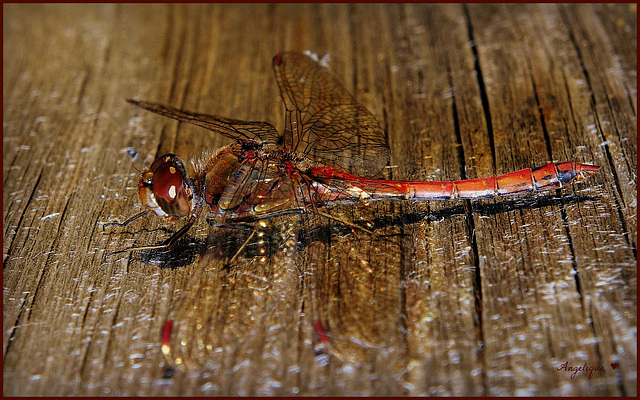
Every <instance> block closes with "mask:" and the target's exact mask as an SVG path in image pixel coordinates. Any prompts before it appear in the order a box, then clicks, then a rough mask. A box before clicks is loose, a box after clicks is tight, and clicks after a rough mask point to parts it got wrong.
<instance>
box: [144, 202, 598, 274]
mask: <svg viewBox="0 0 640 400" xmlns="http://www.w3.org/2000/svg"><path fill="white" fill-rule="evenodd" d="M594 200H597V197H594V196H578V195H568V196H563V197H557V196H554V195H547V196H544V195H539V196H536V197H530V198H518V199H513V200H503V201H500V202H494V203H482V202H479V201H471V202H470V203H471V207H470V208H469V207H466V206H465V204H456V205H453V206H450V207H446V208H442V209H439V210H432V211H414V212H409V213H403V214H400V215H382V216H378V217H376V218H374V219H373V220H371V221H370V222H371V224H369V225H367V226H365V224H364V223H362V222H353V225H359V226H361V227H362V228H366V229H370V230H373V231H374V232H375V231H376V230H380V229H383V228H388V227H400V226H404V225H411V224H415V223H418V222H420V221H425V220H426V221H429V222H432V221H439V220H442V219H445V218H452V217H457V216H465V215H466V216H468V217H471V216H472V214H474V213H477V214H480V215H484V216H489V215H497V214H502V213H505V212H509V211H514V210H533V209H540V208H544V207H549V206H563V205H564V206H566V205H569V204H578V203H582V202H585V201H594ZM258 231H259V232H260V234H259V235H255V237H254V238H250V236H251V235H252V230H251V229H247V227H246V226H242V227H237V228H235V227H230V226H225V227H217V228H215V227H214V228H213V229H211V232H210V233H209V235H208V236H207V238H206V240H203V239H200V238H197V237H192V236H185V237H183V238H181V239H180V240H178V241H177V242H176V243H174V244H173V245H172V246H171V247H169V248H166V249H155V250H142V251H139V252H137V253H136V256H134V257H135V258H136V259H139V260H140V261H142V262H143V263H146V264H155V265H158V266H160V267H161V268H169V269H175V268H180V267H185V266H188V265H190V264H192V263H193V262H195V260H196V258H197V257H198V256H202V255H204V254H207V255H210V256H213V258H215V259H220V260H226V261H228V260H230V259H232V258H233V257H234V256H235V255H236V254H237V253H238V252H240V256H241V257H243V258H253V257H271V256H272V255H273V254H275V252H277V251H278V250H279V249H280V248H281V245H282V241H283V238H282V235H281V232H280V231H279V230H278V229H273V227H270V226H268V225H267V227H265V228H258ZM353 231H354V227H353V226H348V225H343V224H340V223H335V222H332V223H329V224H316V225H315V226H312V227H304V228H300V229H298V230H297V231H295V237H296V250H297V251H302V250H304V249H305V248H306V247H307V246H309V245H310V244H311V243H313V242H316V241H320V242H323V243H330V241H331V238H332V237H334V236H340V235H347V234H349V233H351V232H353ZM167 232H170V231H169V230H167ZM398 235H399V236H402V235H406V234H395V235H381V237H382V238H385V237H390V236H398Z"/></svg>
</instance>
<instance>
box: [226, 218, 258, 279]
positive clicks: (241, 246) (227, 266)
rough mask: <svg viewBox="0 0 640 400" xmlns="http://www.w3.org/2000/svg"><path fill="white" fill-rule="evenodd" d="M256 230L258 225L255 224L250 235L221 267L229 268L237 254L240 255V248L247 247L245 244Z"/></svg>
mask: <svg viewBox="0 0 640 400" xmlns="http://www.w3.org/2000/svg"><path fill="white" fill-rule="evenodd" d="M257 230H258V226H257V225H256V226H255V227H254V228H253V231H252V232H251V235H249V237H248V238H247V240H245V241H244V243H242V245H240V247H239V248H238V250H237V251H236V253H235V254H234V255H233V257H231V259H230V260H229V261H227V262H226V263H225V264H224V266H223V269H229V267H230V266H231V264H232V263H233V262H234V261H235V260H236V258H238V255H240V252H241V251H242V250H244V248H245V247H247V244H248V243H249V241H250V240H251V239H252V238H253V236H254V235H255V234H256V231H257Z"/></svg>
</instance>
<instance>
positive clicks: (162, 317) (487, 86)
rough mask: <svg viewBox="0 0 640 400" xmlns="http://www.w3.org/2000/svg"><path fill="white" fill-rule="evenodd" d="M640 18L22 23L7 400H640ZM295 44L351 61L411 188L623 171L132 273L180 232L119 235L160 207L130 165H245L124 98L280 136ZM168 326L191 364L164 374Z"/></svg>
mask: <svg viewBox="0 0 640 400" xmlns="http://www.w3.org/2000/svg"><path fill="white" fill-rule="evenodd" d="M628 7H629V6H628V5H615V6H609V5H576V6H573V5H572V6H569V5H470V6H463V5H457V4H448V5H435V6H434V5H414V4H412V5H324V4H305V5H288V4H286V5H285V4H278V5H257V6H256V5H242V4H241V5H200V4H198V5H152V6H148V5H144V6H141V5H18V4H7V5H4V20H3V33H4V48H5V68H4V85H3V100H4V109H3V111H4V119H3V124H4V136H3V139H4V151H3V180H4V191H3V201H4V208H3V209H4V211H3V227H4V241H3V255H4V257H3V259H4V269H3V271H4V273H3V284H4V301H3V311H4V314H3V315H4V318H3V328H4V335H3V356H4V368H3V377H4V386H3V393H4V394H5V395H87V396H91V395H104V394H119V395H203V394H213V395H229V394H236V395H237V394H240V395H273V394H275V395H290V394H306V395H341V394H351V395H354V394H361V395H371V394H375V395H385V394H386V395H398V394H404V395H406V394H410V395H425V394H430V395H526V394H532V395H635V394H636V382H637V377H636V370H637V356H636V353H637V347H636V342H637V333H636V331H637V329H636V326H637V325H636V324H637V319H636V312H637V300H636V289H635V288H636V258H637V256H636V247H637V242H636V240H637V239H636V237H637V228H636V225H637V222H636V221H637V217H636V207H637V205H636V182H635V175H636V173H635V171H636V168H637V165H636V154H637V147H636V146H637V139H636V124H635V120H636V109H635V108H636V105H637V92H636V90H635V88H636V87H637V77H636V73H635V70H636V68H637V66H636V65H637V64H636V58H637V57H636V50H635V49H636V43H637V38H636V34H635V32H636V25H637V21H636V14H635V11H633V10H631V11H633V12H630V10H629V8H628ZM284 49H292V50H305V49H312V50H313V51H315V52H317V53H319V54H329V55H330V56H331V60H330V67H331V70H332V71H333V72H334V73H335V74H336V76H338V78H339V79H340V80H341V81H342V82H343V83H344V84H345V87H347V88H348V89H349V91H351V92H352V93H354V95H355V97H356V98H357V99H358V100H359V101H360V102H362V103H363V104H364V105H365V106H366V107H367V108H368V109H370V110H371V111H372V113H373V114H374V115H375V116H376V117H377V118H378V119H379V121H380V123H381V125H382V127H383V129H384V130H385V132H386V134H387V135H388V139H389V144H390V146H391V149H392V158H391V162H390V166H389V168H387V169H386V171H384V174H383V175H384V176H385V177H387V178H392V179H416V180H437V179H461V178H475V177H480V176H488V175H493V174H501V173H506V172H510V171H512V170H517V169H521V168H527V167H533V166H537V165H539V164H543V163H546V162H549V161H563V160H576V161H578V162H593V163H595V164H598V165H600V166H602V171H601V172H599V173H598V174H597V175H596V176H595V177H594V178H592V180H591V181H590V182H588V183H585V184H580V185H575V186H572V187H569V188H565V189H563V190H561V191H559V192H557V193H550V194H546V195H538V196H535V197H530V198H525V199H520V200H508V199H506V200H504V199H503V200H481V201H456V202H440V203H438V202H432V203H425V202H421V203H406V202H397V203H380V204H371V205H369V206H368V207H353V206H343V207H336V208H333V209H331V210H330V212H331V213H332V214H333V215H335V216H336V217H337V218H343V219H346V220H350V221H354V222H356V223H367V222H369V223H371V224H372V226H373V227H374V229H375V232H376V233H377V234H378V235H377V236H372V235H369V234H367V233H365V232H361V231H359V230H358V229H352V228H351V227H350V226H348V225H346V226H345V225H343V224H340V223H337V222H336V221H334V220H327V219H326V218H320V217H317V216H315V217H314V216H287V217H282V218H278V219H274V220H270V221H266V224H265V227H260V229H259V230H258V231H257V234H256V235H255V237H253V238H252V240H250V241H249V243H248V246H247V248H246V249H245V250H244V251H243V252H241V254H240V256H239V257H238V258H237V259H236V260H235V261H234V263H233V264H232V265H231V266H230V268H227V269H225V268H223V267H224V265H225V263H226V262H227V261H228V260H229V258H231V257H232V256H233V255H234V253H235V252H236V251H237V249H238V248H239V247H240V246H241V244H242V243H243V242H244V241H245V240H246V239H247V238H248V237H249V234H250V233H251V232H250V231H244V230H241V229H224V228H218V229H213V230H211V232H210V231H209V226H208V224H207V222H206V221H205V220H204V218H203V220H202V221H200V222H199V223H198V225H197V226H196V227H195V228H194V229H192V231H190V232H189V236H188V238H186V239H185V240H182V241H180V243H178V245H177V246H176V247H175V248H174V249H171V250H169V251H164V252H141V253H137V254H118V255H107V253H108V252H110V251H114V250H119V249H122V248H125V247H130V246H133V245H141V244H151V243H156V242H159V241H160V240H162V239H163V238H166V237H168V235H169V234H170V233H171V232H173V231H174V230H175V229H178V227H179V226H180V223H174V224H168V225H166V224H163V223H162V221H157V220H153V219H151V218H149V219H147V220H144V221H136V222H134V223H133V224H132V225H131V226H129V227H127V228H107V230H106V231H105V232H103V231H102V224H103V223H104V222H107V221H112V220H115V219H118V220H124V219H126V218H127V217H129V216H130V215H132V214H133V213H135V212H136V211H138V210H141V205H139V204H138V200H137V196H136V188H135V186H136V184H137V180H138V173H137V171H135V169H134V168H132V167H131V163H130V157H129V155H128V154H127V152H126V151H125V150H124V149H125V148H127V147H131V148H134V149H135V150H137V151H138V153H139V155H140V159H139V160H137V161H136V162H135V165H137V166H138V168H141V167H142V166H143V165H147V164H148V163H149V162H151V161H152V160H153V159H154V158H155V157H156V156H157V155H160V154H163V153H167V152H173V153H176V154H179V155H180V156H181V157H183V158H184V159H188V158H190V157H194V156H197V155H198V154H199V153H200V152H201V151H202V150H203V149H204V148H207V147H214V148H215V147H219V146H221V145H223V144H225V143H228V140H226V139H224V138H223V137H221V135H215V134H213V133H210V132H207V131H204V130H202V129H200V128H197V127H193V126H187V125H186V124H178V123H177V122H175V121H172V120H168V119H166V118H162V117H158V116H154V115H151V114H149V113H145V112H143V111H142V110H138V109H135V108H133V107H131V106H130V105H128V104H127V103H126V102H125V101H124V99H125V98H127V97H133V96H135V97H139V98H144V99H150V100H156V101H160V102H164V103H167V104H172V105H175V106H179V107H183V108H186V109H191V110H197V111H201V112H205V113H211V114H215V115H221V116H227V117H231V118H237V119H246V120H265V121H269V122H271V123H273V124H274V126H276V127H278V128H280V127H282V125H283V115H282V110H283V107H282V105H281V101H280V98H279V92H278V89H277V86H276V84H275V82H274V80H273V76H272V71H271V66H270V60H271V57H272V56H273V55H274V54H276V53H277V52H278V51H281V50H284ZM7 55H11V56H10V57H7ZM165 226H166V227H165ZM167 320H173V321H174V329H173V333H172V341H171V344H172V357H173V359H174V360H175V359H180V360H181V362H182V364H183V365H185V366H186V369H184V370H183V369H182V368H178V369H177V370H176V373H175V374H174V376H173V377H172V378H170V379H163V378H162V373H163V368H164V367H166V363H167V362H166V360H165V359H164V357H163V355H162V351H161V349H160V344H161V343H160V335H161V331H162V327H163V325H164V323H165V321H167ZM317 321H321V322H322V325H323V328H324V329H325V330H326V333H327V334H328V335H329V336H330V345H329V347H327V345H326V344H322V343H321V342H320V341H319V340H318V338H317V335H316V333H315V331H314V325H315V324H316V322H317ZM564 363H567V366H574V367H578V366H582V365H583V364H585V363H586V364H587V365H588V366H595V367H600V366H602V367H603V368H604V370H603V371H594V372H593V374H592V376H591V377H590V376H589V374H588V373H587V372H579V373H578V374H576V376H575V377H573V378H572V373H571V371H566V370H563V369H562V365H563V364H564ZM611 363H617V366H616V369H613V368H612V367H611ZM61 366H63V368H61Z"/></svg>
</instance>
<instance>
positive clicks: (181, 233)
mask: <svg viewBox="0 0 640 400" xmlns="http://www.w3.org/2000/svg"><path fill="white" fill-rule="evenodd" d="M194 222H195V219H193V220H191V221H189V222H187V224H186V225H185V226H183V227H182V228H180V230H179V231H177V232H176V233H174V234H173V235H172V236H171V237H170V238H169V239H167V240H165V241H164V242H162V243H160V244H156V245H149V246H138V247H131V248H128V249H123V250H118V251H114V252H111V253H109V254H108V255H112V254H119V253H125V252H128V251H138V250H155V249H166V248H167V247H171V245H172V244H174V243H175V242H176V241H177V240H178V239H180V238H181V237H182V236H184V234H185V233H187V231H188V230H189V229H190V228H191V226H192V225H193V223H194Z"/></svg>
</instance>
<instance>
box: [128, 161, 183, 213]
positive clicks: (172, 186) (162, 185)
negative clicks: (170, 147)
mask: <svg viewBox="0 0 640 400" xmlns="http://www.w3.org/2000/svg"><path fill="white" fill-rule="evenodd" d="M190 186H191V185H190V183H189V179H188V178H187V177H186V176H185V170H184V167H183V165H182V161H180V159H179V158H178V156H176V155H173V154H167V155H164V156H162V157H160V158H158V159H157V160H156V161H154V162H153V164H151V167H150V168H149V170H148V171H145V172H143V173H142V178H141V179H140V183H139V184H138V190H139V194H140V199H141V200H142V202H143V203H144V204H145V205H146V206H147V207H148V208H150V209H152V210H153V211H154V212H155V213H156V214H158V215H159V216H161V217H166V218H169V219H170V220H174V219H178V218H181V217H185V216H187V215H188V214H189V212H190V211H191V208H192V202H191V200H192V199H193V189H192V188H191V187H190Z"/></svg>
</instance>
